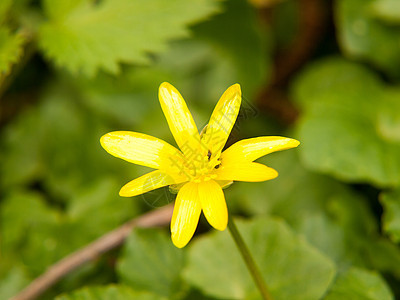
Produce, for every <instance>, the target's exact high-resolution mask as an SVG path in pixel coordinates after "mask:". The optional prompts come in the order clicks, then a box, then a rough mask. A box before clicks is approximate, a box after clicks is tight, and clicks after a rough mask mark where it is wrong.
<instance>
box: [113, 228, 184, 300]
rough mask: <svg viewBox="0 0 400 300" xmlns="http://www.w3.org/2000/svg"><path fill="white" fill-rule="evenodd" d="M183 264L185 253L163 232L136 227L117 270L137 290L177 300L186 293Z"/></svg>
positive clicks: (123, 279) (126, 282) (128, 240)
mask: <svg viewBox="0 0 400 300" xmlns="http://www.w3.org/2000/svg"><path fill="white" fill-rule="evenodd" d="M183 265H184V252H183V251H182V250H180V249H178V248H176V247H175V246H174V245H173V244H172V242H171V239H170V237H169V236H167V234H166V233H165V232H164V231H160V230H155V229H135V230H134V231H133V232H132V234H131V235H130V236H129V238H128V239H127V241H126V244H125V246H124V252H123V254H122V257H121V258H120V259H119V261H118V266H117V272H118V274H119V277H120V278H121V281H122V282H123V283H125V284H127V285H129V286H132V287H133V288H134V289H137V290H146V291H151V292H153V293H157V294H159V295H162V296H165V297H167V298H168V299H175V298H177V297H178V296H179V298H180V297H181V296H182V294H183V293H184V292H185V284H183V282H182V280H181V278H180V274H181V271H182V268H183Z"/></svg>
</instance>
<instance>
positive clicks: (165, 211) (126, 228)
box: [11, 204, 173, 300]
mask: <svg viewBox="0 0 400 300" xmlns="http://www.w3.org/2000/svg"><path fill="white" fill-rule="evenodd" d="M172 209H173V206H172V204H170V205H167V206H164V207H163V208H160V209H157V210H154V211H151V212H149V213H146V214H144V215H142V216H140V217H138V218H135V219H133V220H131V221H129V222H127V223H125V224H123V225H122V226H121V227H119V228H117V229H114V230H113V231H110V232H109V233H107V234H105V235H103V236H102V237H100V238H99V239H97V240H95V241H94V242H92V243H90V244H88V245H87V246H85V247H83V248H81V249H79V250H78V251H76V252H74V253H72V254H70V255H68V256H66V257H65V258H63V259H62V260H60V261H58V262H56V263H55V264H54V265H52V266H51V267H50V268H49V269H48V270H47V271H46V272H45V273H43V274H42V275H40V276H39V277H38V278H36V279H35V280H34V281H32V282H31V283H30V284H29V285H28V286H27V287H26V288H25V289H24V290H22V291H21V292H20V293H19V294H17V295H16V296H14V297H13V298H11V300H32V299H36V298H37V297H39V296H40V295H41V294H43V293H44V292H45V291H46V290H47V289H49V288H50V287H51V286H53V285H54V284H55V283H57V282H58V281H59V280H60V279H61V278H63V277H64V276H66V275H67V274H69V273H71V272H72V271H74V270H75V269H77V268H78V267H80V266H81V265H83V264H85V263H87V262H90V261H94V260H95V259H96V258H98V257H99V256H100V255H102V254H103V253H105V252H107V251H110V250H111V249H114V248H116V247H118V246H120V245H121V244H122V243H123V242H124V241H125V239H126V238H127V237H128V235H129V233H130V232H131V230H132V229H133V228H135V227H142V228H148V227H155V226H161V225H166V224H168V223H169V222H170V220H171V216H172Z"/></svg>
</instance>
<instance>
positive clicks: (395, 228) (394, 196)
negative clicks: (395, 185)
mask: <svg viewBox="0 0 400 300" xmlns="http://www.w3.org/2000/svg"><path fill="white" fill-rule="evenodd" d="M381 202H382V205H383V207H384V210H385V213H384V215H383V229H384V230H385V232H386V233H387V234H388V235H389V237H390V238H391V239H392V240H393V241H394V242H396V243H398V242H400V190H399V189H397V190H394V191H391V192H385V193H383V195H382V198H381Z"/></svg>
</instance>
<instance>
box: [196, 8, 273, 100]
mask: <svg viewBox="0 0 400 300" xmlns="http://www.w3.org/2000/svg"><path fill="white" fill-rule="evenodd" d="M223 5H224V6H225V7H224V9H225V11H224V13H222V14H220V15H218V16H217V17H215V18H213V19H211V20H209V21H207V22H203V23H201V24H199V25H196V26H194V28H193V31H194V36H195V37H196V38H199V39H200V40H205V41H206V42H207V43H208V44H210V45H211V47H212V49H213V50H214V51H215V52H216V53H217V54H219V56H220V60H222V59H223V60H227V61H229V62H232V63H233V64H234V66H235V69H234V70H232V71H233V72H234V74H232V75H233V76H235V78H233V79H232V80H233V81H232V82H231V83H233V82H240V84H241V86H242V87H243V89H244V92H245V93H246V94H245V96H246V97H252V96H253V95H254V94H255V91H257V92H258V89H259V87H260V86H261V85H262V84H264V83H265V82H267V77H269V76H270V74H269V73H270V72H271V68H272V61H271V58H272V55H271V52H272V50H271V49H270V48H271V45H269V44H268V43H267V38H266V37H270V33H269V32H267V31H266V30H262V28H261V27H260V26H257V25H258V21H259V20H258V18H257V17H256V14H257V11H256V10H255V9H254V7H252V6H251V5H250V4H249V3H247V2H246V1H241V0H231V1H225V2H224V3H223ZM227 28H229V30H227ZM238 41H240V42H238ZM249 45H251V47H249ZM266 53H267V54H270V55H266ZM235 73H236V74H235ZM232 75H231V76H232ZM228 76H229V75H228ZM210 80H211V79H210Z"/></svg>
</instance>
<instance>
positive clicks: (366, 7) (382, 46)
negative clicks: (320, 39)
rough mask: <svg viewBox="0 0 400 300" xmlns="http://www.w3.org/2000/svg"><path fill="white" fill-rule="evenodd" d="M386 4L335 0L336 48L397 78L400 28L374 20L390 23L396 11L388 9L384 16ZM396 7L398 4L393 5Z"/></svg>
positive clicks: (399, 63)
mask: <svg viewBox="0 0 400 300" xmlns="http://www.w3.org/2000/svg"><path fill="white" fill-rule="evenodd" d="M384 2H387V1H382V0H381V1H374V0H352V1H347V0H338V1H336V2H335V3H336V19H337V27H338V33H339V41H340V46H341V47H342V48H343V50H344V51H345V52H346V53H347V54H348V55H349V56H351V57H355V58H360V59H365V60H368V61H370V62H372V63H373V64H375V65H376V66H377V67H378V68H380V69H381V70H382V71H384V72H387V74H388V75H390V76H394V77H396V78H399V76H400V71H399V70H400V57H399V55H398V53H399V51H400V44H399V42H398V39H399V36H400V28H398V27H397V26H390V25H388V24H386V22H383V21H381V20H379V19H377V18H376V15H378V16H381V17H382V18H384V19H388V18H390V19H393V18H394V16H393V14H395V12H397V17H398V14H399V13H398V11H399V10H398V9H396V7H394V6H393V4H392V5H391V6H390V10H391V11H392V13H391V14H390V15H389V14H388V13H387V11H388V9H387V8H385V6H386V5H388V4H387V3H384ZM396 6H398V3H397V4H396Z"/></svg>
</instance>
